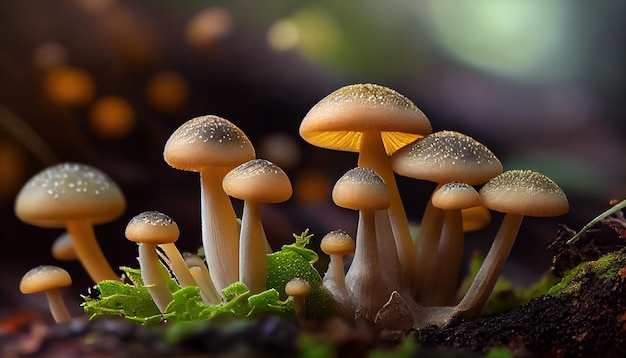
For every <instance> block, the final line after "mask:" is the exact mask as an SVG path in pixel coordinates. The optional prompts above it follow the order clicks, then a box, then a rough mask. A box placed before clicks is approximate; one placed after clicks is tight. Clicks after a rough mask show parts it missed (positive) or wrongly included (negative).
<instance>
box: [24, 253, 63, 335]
mask: <svg viewBox="0 0 626 358" xmlns="http://www.w3.org/2000/svg"><path fill="white" fill-rule="evenodd" d="M71 284H72V278H71V277H70V274H69V273H67V271H65V270H64V269H62V268H60V267H57V266H48V265H41V266H37V267H35V268H33V269H31V270H30V271H28V272H27V273H26V274H25V275H24V277H22V281H21V282H20V291H21V292H22V293H23V294H31V293H36V292H45V294H46V297H47V298H48V306H49V307H50V313H51V314H52V318H54V321H55V322H56V323H65V322H67V321H69V320H70V319H72V316H71V315H70V313H69V312H68V310H67V307H66V306H65V302H64V301H63V297H61V292H59V289H60V288H63V287H67V286H70V285H71Z"/></svg>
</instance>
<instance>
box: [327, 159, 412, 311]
mask: <svg viewBox="0 0 626 358" xmlns="http://www.w3.org/2000/svg"><path fill="white" fill-rule="evenodd" d="M332 196H333V201H334V202H335V204H337V205H338V206H340V207H343V208H346V209H352V210H358V211H359V223H358V226H357V234H356V251H355V253H354V260H353V261H352V263H351V264H350V268H349V269H348V273H347V274H346V288H347V289H348V292H350V294H351V295H352V297H353V299H354V304H355V309H354V311H355V312H356V314H357V315H359V316H361V317H364V318H366V319H368V320H370V321H372V322H373V321H374V317H375V316H376V313H377V312H378V310H380V309H381V307H382V306H383V305H384V304H385V303H386V302H387V301H388V300H389V297H390V295H391V293H392V292H393V291H400V288H399V286H398V283H397V278H396V277H395V275H391V276H390V275H389V271H388V270H385V269H384V266H385V265H389V262H383V261H382V260H381V259H380V256H379V253H378V244H377V237H376V220H375V212H376V211H378V210H385V209H387V208H388V207H389V204H390V201H391V199H390V195H389V189H388V188H387V185H386V184H385V182H384V181H383V179H382V178H381V177H380V176H379V175H378V174H376V172H375V171H373V170H372V169H369V168H354V169H351V170H349V171H348V172H346V173H345V174H344V175H343V176H342V177H341V178H339V180H337V183H336V184H335V186H334V187H333V192H332Z"/></svg>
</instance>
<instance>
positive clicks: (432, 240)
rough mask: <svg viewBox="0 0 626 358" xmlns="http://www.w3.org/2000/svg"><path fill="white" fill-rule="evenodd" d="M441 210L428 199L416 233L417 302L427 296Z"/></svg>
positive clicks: (440, 220) (436, 247) (415, 288)
mask: <svg viewBox="0 0 626 358" xmlns="http://www.w3.org/2000/svg"><path fill="white" fill-rule="evenodd" d="M443 218H444V215H443V210H442V209H440V208H437V207H435V206H434V205H433V203H432V200H430V199H429V200H428V204H426V209H425V210H424V215H423V216H422V222H421V223H420V229H419V231H418V233H417V239H416V241H417V271H416V272H415V285H414V286H413V288H414V292H413V294H414V295H415V297H417V302H420V303H421V302H422V300H423V299H424V297H425V296H427V292H426V291H428V289H429V288H428V287H427V286H426V280H427V277H428V276H429V273H430V271H431V270H433V269H434V265H435V258H436V257H437V255H436V253H437V251H438V250H439V239H440V236H441V227H442V226H443Z"/></svg>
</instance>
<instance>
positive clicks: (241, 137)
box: [176, 115, 248, 148]
mask: <svg viewBox="0 0 626 358" xmlns="http://www.w3.org/2000/svg"><path fill="white" fill-rule="evenodd" d="M176 136H177V137H178V139H179V140H185V141H187V143H189V144H192V143H194V142H196V141H202V142H204V143H212V144H214V145H220V146H221V145H224V146H238V147H240V148H243V147H245V146H247V145H248V144H247V142H248V139H247V137H246V136H245V134H244V133H243V132H242V131H241V130H240V129H239V128H237V127H236V126H234V125H233V124H232V123H231V122H229V121H227V120H225V119H223V118H220V117H218V116H213V115H208V116H201V117H196V118H193V119H191V120H189V121H187V122H186V123H185V124H184V125H183V126H181V127H180V128H179V130H178V131H177V132H176Z"/></svg>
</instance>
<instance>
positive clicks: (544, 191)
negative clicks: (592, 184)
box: [480, 170, 569, 216]
mask: <svg viewBox="0 0 626 358" xmlns="http://www.w3.org/2000/svg"><path fill="white" fill-rule="evenodd" d="M480 196H481V197H482V199H483V203H484V205H485V206H487V207H488V208H489V209H491V210H495V211H499V212H503V213H512V214H519V215H525V216H559V215H562V214H565V213H566V212H567V211H568V210H569V203H568V201H567V197H566V196H565V193H564V192H563V190H561V188H560V187H559V186H558V185H557V184H556V183H555V182H553V181H552V180H551V179H550V178H548V177H546V176H545V175H543V174H540V173H537V172H534V171H530V170H509V171H506V172H504V173H502V174H500V175H498V176H496V177H494V178H493V179H491V180H489V181H488V182H487V183H486V184H485V185H483V187H482V188H481V189H480Z"/></svg>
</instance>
